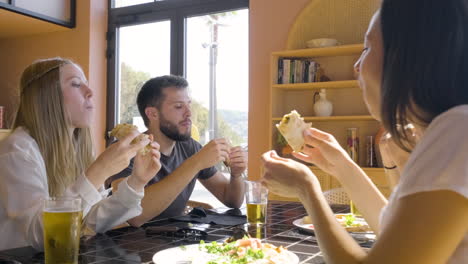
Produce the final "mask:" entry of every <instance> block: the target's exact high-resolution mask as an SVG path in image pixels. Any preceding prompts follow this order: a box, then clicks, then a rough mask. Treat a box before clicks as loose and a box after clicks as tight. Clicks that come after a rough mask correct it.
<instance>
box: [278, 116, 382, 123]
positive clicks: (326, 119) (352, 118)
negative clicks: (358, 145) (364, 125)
mask: <svg viewBox="0 0 468 264" xmlns="http://www.w3.org/2000/svg"><path fill="white" fill-rule="evenodd" d="M303 118H304V121H315V122H329V121H376V120H375V119H374V118H373V117H372V116H370V115H360V116H304V117H303ZM281 119H282V117H273V118H272V119H271V120H272V121H273V122H279V121H281Z"/></svg>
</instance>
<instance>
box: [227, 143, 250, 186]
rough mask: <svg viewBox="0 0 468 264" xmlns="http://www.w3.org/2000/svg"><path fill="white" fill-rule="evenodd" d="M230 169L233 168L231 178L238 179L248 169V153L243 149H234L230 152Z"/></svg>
mask: <svg viewBox="0 0 468 264" xmlns="http://www.w3.org/2000/svg"><path fill="white" fill-rule="evenodd" d="M229 167H230V168H231V176H233V177H235V178H237V177H239V176H241V175H242V173H243V172H244V171H245V169H246V168H247V153H246V152H245V151H243V150H242V148H241V147H239V146H237V147H233V148H231V151H230V152H229Z"/></svg>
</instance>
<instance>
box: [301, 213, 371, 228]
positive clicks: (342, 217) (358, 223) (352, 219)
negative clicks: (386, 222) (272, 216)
mask: <svg viewBox="0 0 468 264" xmlns="http://www.w3.org/2000/svg"><path fill="white" fill-rule="evenodd" d="M335 218H336V220H337V221H338V223H340V224H341V225H342V226H343V227H344V228H345V229H346V231H348V232H368V231H371V228H370V227H369V225H368V224H367V222H366V221H365V220H364V219H363V218H360V217H356V216H355V215H353V214H335ZM302 224H305V225H312V220H311V219H310V217H309V216H308V215H306V216H304V217H303V218H302Z"/></svg>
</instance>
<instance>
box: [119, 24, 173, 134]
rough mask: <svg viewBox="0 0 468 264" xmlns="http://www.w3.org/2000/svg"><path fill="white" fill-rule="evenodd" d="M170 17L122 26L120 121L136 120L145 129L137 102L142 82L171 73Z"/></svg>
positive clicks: (131, 121) (133, 122) (120, 34)
mask: <svg viewBox="0 0 468 264" xmlns="http://www.w3.org/2000/svg"><path fill="white" fill-rule="evenodd" d="M170 26H171V22H170V21H160V22H154V23H148V24H143V25H135V26H127V27H121V28H120V29H119V36H120V39H119V44H120V45H119V50H118V52H119V65H118V67H119V77H120V78H119V82H118V83H119V89H118V90H119V97H118V98H119V100H118V105H119V108H118V110H119V112H118V121H117V123H127V124H134V125H136V126H138V128H139V130H140V131H145V130H146V129H145V125H144V124H143V119H142V118H141V117H140V114H139V112H138V108H137V106H136V103H135V102H136V96H137V94H138V91H139V90H140V88H141V86H142V85H143V84H144V83H145V82H146V81H147V80H148V79H150V78H151V77H153V76H160V75H167V74H169V73H170V70H169V67H170V58H169V53H170V41H171V39H170Z"/></svg>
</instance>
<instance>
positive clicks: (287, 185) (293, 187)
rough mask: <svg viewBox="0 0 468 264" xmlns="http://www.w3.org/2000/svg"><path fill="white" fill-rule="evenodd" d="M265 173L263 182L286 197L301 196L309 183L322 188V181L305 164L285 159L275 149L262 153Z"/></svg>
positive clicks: (271, 189)
mask: <svg viewBox="0 0 468 264" xmlns="http://www.w3.org/2000/svg"><path fill="white" fill-rule="evenodd" d="M262 162H263V166H264V173H263V178H262V180H261V181H262V183H263V184H264V185H265V186H266V187H267V188H268V189H269V190H270V191H271V192H273V193H276V194H278V195H281V196H284V197H299V195H300V194H301V192H303V191H305V190H306V188H304V187H305V186H306V185H307V184H313V185H314V187H316V188H319V189H320V183H319V181H318V179H317V178H316V177H315V175H314V174H313V173H312V171H311V170H310V169H309V168H308V167H307V166H306V165H304V164H302V163H299V162H297V161H294V160H291V159H285V158H282V157H280V156H278V154H276V152H275V151H274V150H272V151H269V152H266V153H264V154H263V155H262Z"/></svg>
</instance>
